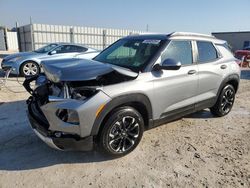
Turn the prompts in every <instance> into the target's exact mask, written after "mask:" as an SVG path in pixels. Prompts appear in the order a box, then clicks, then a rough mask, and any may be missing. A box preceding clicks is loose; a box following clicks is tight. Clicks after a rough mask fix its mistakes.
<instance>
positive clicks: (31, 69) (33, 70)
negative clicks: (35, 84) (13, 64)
mask: <svg viewBox="0 0 250 188" xmlns="http://www.w3.org/2000/svg"><path fill="white" fill-rule="evenodd" d="M23 73H24V74H25V76H33V75H36V74H37V73H38V67H37V65H36V64H35V63H32V62H30V63H26V64H25V65H24V66H23Z"/></svg>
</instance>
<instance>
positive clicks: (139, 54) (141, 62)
mask: <svg viewBox="0 0 250 188" xmlns="http://www.w3.org/2000/svg"><path fill="white" fill-rule="evenodd" d="M162 44H163V41H162V40H154V39H121V40H119V41H117V42H116V43H114V44H113V45H111V46H110V47H108V48H107V49H106V50H104V51H103V52H101V53H100V54H99V55H97V56H96V57H95V58H94V60H96V61H100V62H103V63H109V64H112V65H117V66H121V67H125V68H129V69H131V70H133V71H136V72H138V71H141V69H142V68H143V67H145V66H146V65H147V64H148V62H149V61H150V59H151V58H152V57H153V56H154V55H155V54H156V52H157V51H158V49H159V48H160V46H161V45H162Z"/></svg>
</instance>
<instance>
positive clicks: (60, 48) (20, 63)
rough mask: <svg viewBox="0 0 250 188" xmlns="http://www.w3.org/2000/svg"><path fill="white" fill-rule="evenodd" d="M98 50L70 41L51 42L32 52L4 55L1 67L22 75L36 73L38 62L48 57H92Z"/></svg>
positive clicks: (54, 58) (38, 68) (38, 71)
mask: <svg viewBox="0 0 250 188" xmlns="http://www.w3.org/2000/svg"><path fill="white" fill-rule="evenodd" d="M98 53H99V51H98V50H96V49H92V48H89V47H86V46H83V45H78V44H71V43H51V44H49V45H47V46H44V47H42V48H40V49H37V50H35V51H32V52H20V53H16V54H12V55H9V56H6V57H5V58H3V60H2V64H1V66H2V69H3V70H8V69H11V73H12V74H16V75H22V76H33V75H38V74H39V73H40V72H41V69H40V66H39V65H40V62H41V61H44V60H49V59H53V60H56V59H65V58H72V57H77V58H86V59H92V58H93V57H95V56H96V55H97V54H98Z"/></svg>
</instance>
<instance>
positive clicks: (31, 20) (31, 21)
mask: <svg viewBox="0 0 250 188" xmlns="http://www.w3.org/2000/svg"><path fill="white" fill-rule="evenodd" d="M30 24H32V17H31V16H30Z"/></svg>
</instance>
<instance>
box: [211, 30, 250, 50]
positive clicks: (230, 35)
mask: <svg viewBox="0 0 250 188" xmlns="http://www.w3.org/2000/svg"><path fill="white" fill-rule="evenodd" d="M212 35H214V36H215V37H216V38H219V39H222V40H226V41H227V42H228V43H229V44H230V45H231V46H232V48H233V50H234V51H235V50H239V49H242V48H243V47H244V42H245V41H250V32H221V33H219V32H218V33H212Z"/></svg>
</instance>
